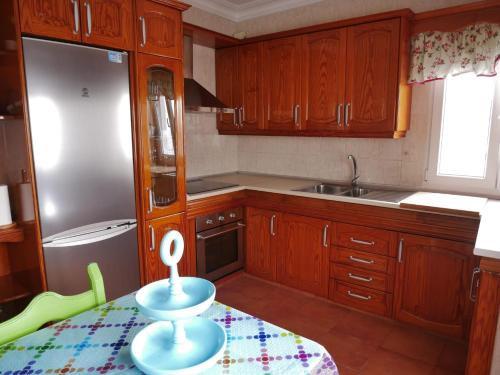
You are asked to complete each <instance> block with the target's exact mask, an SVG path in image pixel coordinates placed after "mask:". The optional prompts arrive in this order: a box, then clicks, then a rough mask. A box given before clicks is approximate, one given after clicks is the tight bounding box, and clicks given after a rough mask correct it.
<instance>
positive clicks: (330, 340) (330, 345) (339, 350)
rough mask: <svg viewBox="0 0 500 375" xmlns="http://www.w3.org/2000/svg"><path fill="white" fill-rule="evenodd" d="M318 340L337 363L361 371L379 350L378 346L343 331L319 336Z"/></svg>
mask: <svg viewBox="0 0 500 375" xmlns="http://www.w3.org/2000/svg"><path fill="white" fill-rule="evenodd" d="M317 342H319V343H320V344H321V345H323V346H324V347H325V348H326V349H327V350H328V352H329V353H330V354H331V355H332V357H333V359H334V361H335V363H340V364H341V365H342V366H346V367H348V368H349V369H351V370H356V371H360V370H361V369H362V367H363V366H364V365H365V364H366V363H367V361H368V359H369V358H371V357H372V356H373V355H374V354H375V352H376V351H377V347H375V346H372V345H369V344H367V343H366V342H365V341H364V340H362V339H360V338H358V337H354V336H350V335H346V334H342V333H330V332H329V333H327V334H324V335H323V336H322V337H320V338H318V340H317ZM341 373H342V372H341Z"/></svg>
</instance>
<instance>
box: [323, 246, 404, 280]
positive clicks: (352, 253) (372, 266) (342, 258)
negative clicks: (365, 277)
mask: <svg viewBox="0 0 500 375" xmlns="http://www.w3.org/2000/svg"><path fill="white" fill-rule="evenodd" d="M330 260H331V261H334V262H335V263H341V264H345V265H348V266H353V267H356V268H362V269H365V270H370V271H378V272H384V273H388V274H391V275H392V274H394V266H395V260H394V259H393V258H389V257H386V256H383V255H378V254H372V253H367V252H364V251H359V250H353V249H344V248H342V247H336V246H333V247H332V250H331V253H330Z"/></svg>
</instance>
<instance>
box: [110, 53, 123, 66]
mask: <svg viewBox="0 0 500 375" xmlns="http://www.w3.org/2000/svg"><path fill="white" fill-rule="evenodd" d="M108 60H109V61H110V62H112V63H116V64H121V63H122V54H121V52H115V51H108Z"/></svg>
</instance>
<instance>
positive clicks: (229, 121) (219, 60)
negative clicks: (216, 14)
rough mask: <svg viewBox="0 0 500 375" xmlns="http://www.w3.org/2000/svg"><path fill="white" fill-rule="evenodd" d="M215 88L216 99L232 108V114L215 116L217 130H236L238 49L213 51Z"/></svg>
mask: <svg viewBox="0 0 500 375" xmlns="http://www.w3.org/2000/svg"><path fill="white" fill-rule="evenodd" d="M215 78H216V80H215V87H216V92H217V98H218V99H219V100H220V101H221V102H222V103H224V105H225V106H226V107H227V108H233V109H234V110H235V112H233V113H223V112H221V113H219V114H218V115H217V128H218V129H219V130H232V131H235V130H237V129H238V118H237V114H236V111H237V109H236V106H237V103H236V101H237V98H236V96H237V95H236V91H237V90H238V48H237V47H232V48H223V49H218V50H216V51H215Z"/></svg>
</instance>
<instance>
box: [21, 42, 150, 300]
mask: <svg viewBox="0 0 500 375" xmlns="http://www.w3.org/2000/svg"><path fill="white" fill-rule="evenodd" d="M23 49H24V59H25V71H26V85H27V92H28V107H29V118H30V129H31V138H32V146H33V155H34V165H35V176H36V186H37V195H38V203H39V214H40V222H41V231H42V242H43V253H44V260H45V270H46V275H47V282H48V288H49V290H52V291H55V292H58V293H63V294H75V293H80V292H83V291H85V290H88V289H89V284H88V279H87V271H86V266H87V264H88V263H90V262H97V263H98V264H99V268H100V269H101V272H102V274H103V278H104V283H105V287H106V294H107V297H108V299H111V298H116V297H118V296H121V295H124V294H126V293H129V292H131V291H133V290H136V289H138V288H139V283H140V281H139V260H138V250H137V222H136V210H135V194H134V170H133V154H132V126H131V111H130V88H129V69H128V56H127V54H126V53H122V52H116V51H108V50H104V49H98V48H92V47H86V46H81V45H72V44H66V43H59V42H53V41H46V40H40V39H33V38H23Z"/></svg>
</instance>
